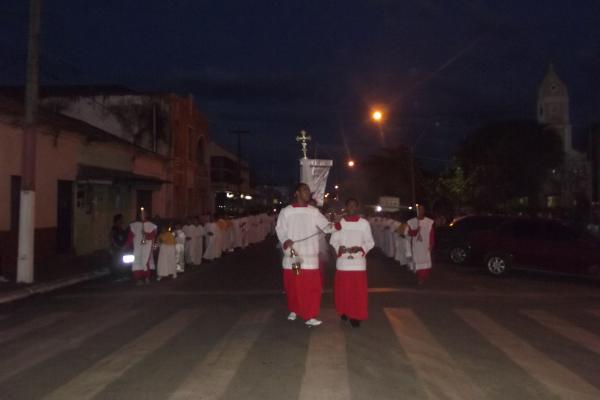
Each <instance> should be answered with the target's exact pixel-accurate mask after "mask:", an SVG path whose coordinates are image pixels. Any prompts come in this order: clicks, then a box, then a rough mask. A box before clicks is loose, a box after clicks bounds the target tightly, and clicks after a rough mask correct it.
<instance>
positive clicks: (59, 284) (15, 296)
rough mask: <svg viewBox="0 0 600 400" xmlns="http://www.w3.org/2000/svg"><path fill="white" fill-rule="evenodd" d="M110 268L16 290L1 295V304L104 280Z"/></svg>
mask: <svg viewBox="0 0 600 400" xmlns="http://www.w3.org/2000/svg"><path fill="white" fill-rule="evenodd" d="M109 273H110V271H109V270H108V268H104V269H100V270H96V271H92V272H87V273H85V274H81V275H76V276H73V277H71V278H63V279H58V280H55V281H52V282H47V283H40V284H34V285H32V286H29V287H26V288H23V289H18V290H14V291H11V292H8V293H6V294H0V304H6V303H10V302H13V301H17V300H21V299H24V298H26V297H29V296H33V295H34V294H41V293H48V292H52V291H54V290H58V289H62V288H65V287H67V286H73V285H76V284H78V283H81V282H86V281H91V280H93V279H98V278H102V277H104V276H106V275H108V274H109Z"/></svg>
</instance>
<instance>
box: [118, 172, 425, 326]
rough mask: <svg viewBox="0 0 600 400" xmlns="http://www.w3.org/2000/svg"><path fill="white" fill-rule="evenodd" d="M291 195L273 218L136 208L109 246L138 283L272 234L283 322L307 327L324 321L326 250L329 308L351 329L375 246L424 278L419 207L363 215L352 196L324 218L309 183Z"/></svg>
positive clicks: (359, 317) (363, 304) (362, 312)
mask: <svg viewBox="0 0 600 400" xmlns="http://www.w3.org/2000/svg"><path fill="white" fill-rule="evenodd" d="M293 197H294V200H293V202H292V203H291V204H290V205H288V206H287V207H285V208H283V209H282V210H281V211H280V212H279V214H278V215H274V214H267V213H261V214H249V215H243V216H239V217H229V216H226V215H223V214H221V215H205V216H202V217H200V216H191V217H189V218H187V219H186V220H185V222H182V221H172V222H170V223H165V222H163V223H157V224H155V223H153V222H152V221H149V220H148V219H147V218H146V215H145V212H144V209H143V208H141V209H140V210H138V213H137V218H136V220H135V221H134V222H132V223H131V224H130V225H129V227H128V229H124V228H123V227H122V225H123V224H122V222H123V221H122V220H123V218H122V216H121V215H118V216H115V219H114V222H115V225H114V226H113V229H112V230H111V251H113V252H115V249H117V248H118V247H119V246H122V248H128V249H131V251H132V253H133V257H132V265H131V272H132V277H133V280H134V282H135V283H136V284H137V285H144V284H148V283H150V281H151V279H152V278H153V277H156V280H157V281H161V280H163V279H165V278H171V279H176V278H177V276H178V275H179V274H182V273H184V272H185V271H186V268H187V269H189V268H193V267H197V266H200V265H201V264H203V263H210V262H213V261H214V260H216V259H218V258H220V257H222V256H223V255H225V254H229V253H232V252H234V251H236V250H239V249H245V248H246V247H248V246H250V245H253V244H256V243H259V242H262V241H263V240H265V239H266V238H267V236H269V235H272V234H275V235H276V236H277V238H278V240H279V244H280V248H281V250H282V253H283V254H282V264H281V265H282V269H283V289H284V292H285V295H286V299H287V308H288V315H287V319H288V320H290V321H295V320H296V319H298V318H300V319H302V320H304V323H305V324H306V325H307V326H308V327H314V326H318V325H321V324H322V321H321V320H320V319H319V312H320V306H321V295H322V291H323V279H324V270H325V267H326V265H327V263H328V260H329V256H330V254H334V255H335V268H336V271H335V278H334V302H335V309H336V311H337V314H338V315H339V317H340V319H341V320H342V321H349V322H350V325H351V326H352V327H355V328H356V327H359V326H360V324H361V322H362V321H364V320H366V319H367V318H368V280H367V254H368V253H369V251H371V249H373V248H374V247H378V248H379V249H380V250H381V252H382V253H383V254H384V255H385V256H387V257H389V258H391V259H393V260H395V261H397V262H398V263H399V264H400V265H403V266H406V267H407V268H409V269H410V270H411V271H413V272H414V273H415V276H416V280H417V282H418V284H419V285H422V284H424V283H425V282H426V281H427V279H428V277H429V274H430V271H431V266H432V262H431V250H432V248H433V246H434V242H435V236H434V229H433V225H434V224H433V221H432V220H431V219H429V218H427V217H426V216H425V207H424V206H422V205H417V207H416V216H415V217H414V218H410V219H409V220H408V221H406V222H404V221H402V220H400V219H398V218H391V217H390V216H387V215H382V214H380V213H375V214H373V215H372V216H369V217H368V218H364V217H362V216H361V214H360V205H359V202H358V200H357V199H354V198H350V199H348V200H347V201H346V203H345V207H344V208H343V209H342V210H337V212H336V213H330V214H329V215H330V218H329V219H328V218H326V217H325V216H324V215H323V214H322V213H321V210H320V209H319V208H318V206H317V204H316V201H315V200H314V198H313V194H312V193H311V190H310V188H309V186H308V185H307V184H305V183H300V184H298V185H297V186H296V187H295V190H294V193H293ZM124 237H126V240H125V239H124Z"/></svg>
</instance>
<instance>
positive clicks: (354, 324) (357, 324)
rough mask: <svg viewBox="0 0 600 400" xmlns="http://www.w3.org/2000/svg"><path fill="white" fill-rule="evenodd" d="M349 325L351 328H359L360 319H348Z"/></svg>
mask: <svg viewBox="0 0 600 400" xmlns="http://www.w3.org/2000/svg"><path fill="white" fill-rule="evenodd" d="M350 325H352V327H353V328H359V327H360V321H359V320H357V319H351V320H350Z"/></svg>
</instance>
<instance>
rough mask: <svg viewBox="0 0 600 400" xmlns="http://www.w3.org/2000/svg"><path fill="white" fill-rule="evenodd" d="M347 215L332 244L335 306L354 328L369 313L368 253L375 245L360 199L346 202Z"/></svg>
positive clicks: (339, 225)
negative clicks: (360, 205)
mask: <svg viewBox="0 0 600 400" xmlns="http://www.w3.org/2000/svg"><path fill="white" fill-rule="evenodd" d="M346 212H347V215H346V216H345V217H344V218H343V219H342V220H341V221H340V222H339V223H338V224H336V225H337V226H336V228H337V230H336V231H334V232H333V233H332V234H331V239H330V240H329V243H330V244H331V245H332V246H333V248H334V250H335V252H336V254H337V262H336V272H335V287H334V295H335V296H334V297H335V308H336V311H337V313H338V314H339V315H340V317H341V318H342V320H344V321H346V320H347V319H350V323H351V324H352V326H353V327H359V326H360V321H363V320H365V319H367V316H368V301H367V297H368V293H367V289H368V285H367V259H366V256H367V253H368V252H369V251H370V250H371V249H372V248H373V246H375V242H374V241H373V235H372V234H371V226H370V225H369V222H368V221H367V220H366V219H364V218H361V217H360V216H359V215H358V201H357V200H356V199H349V200H348V201H347V202H346Z"/></svg>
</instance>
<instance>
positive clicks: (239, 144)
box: [229, 129, 250, 208]
mask: <svg viewBox="0 0 600 400" xmlns="http://www.w3.org/2000/svg"><path fill="white" fill-rule="evenodd" d="M229 133H231V134H233V135H237V164H238V165H237V166H238V185H237V187H238V196H240V197H239V204H240V205H242V204H243V201H242V199H241V196H242V135H243V134H249V133H250V131H249V130H247V129H237V130H230V131H229ZM240 208H241V207H240Z"/></svg>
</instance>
